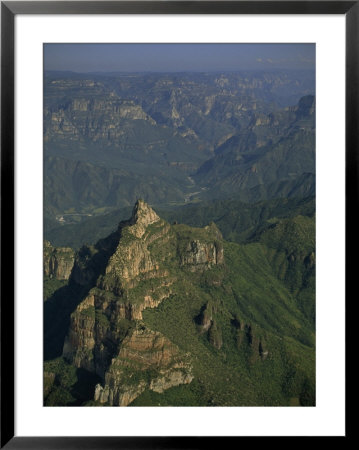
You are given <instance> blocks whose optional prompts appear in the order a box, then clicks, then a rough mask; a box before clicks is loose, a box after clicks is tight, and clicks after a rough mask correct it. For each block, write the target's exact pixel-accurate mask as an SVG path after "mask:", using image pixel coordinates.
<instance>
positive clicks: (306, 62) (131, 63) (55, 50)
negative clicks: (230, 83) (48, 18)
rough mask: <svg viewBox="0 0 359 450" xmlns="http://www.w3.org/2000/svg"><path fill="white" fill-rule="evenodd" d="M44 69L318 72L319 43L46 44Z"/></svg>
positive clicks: (86, 70) (77, 70)
mask: <svg viewBox="0 0 359 450" xmlns="http://www.w3.org/2000/svg"><path fill="white" fill-rule="evenodd" d="M44 66H45V70H71V71H74V72H98V71H103V72H111V71H119V72H136V71H138V72H141V71H151V72H181V71H204V72H206V71H222V70H234V71H235V70H246V69H248V70H252V69H314V67H315V44H45V46H44Z"/></svg>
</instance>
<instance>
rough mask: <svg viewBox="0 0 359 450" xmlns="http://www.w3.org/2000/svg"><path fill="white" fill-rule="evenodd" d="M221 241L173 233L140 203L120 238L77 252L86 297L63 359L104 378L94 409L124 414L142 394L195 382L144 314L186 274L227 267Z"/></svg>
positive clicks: (194, 232)
mask: <svg viewBox="0 0 359 450" xmlns="http://www.w3.org/2000/svg"><path fill="white" fill-rule="evenodd" d="M221 241H222V236H221V234H220V232H219V230H218V228H217V227H216V226H215V225H214V224H211V225H209V226H208V227H205V228H203V229H196V228H191V227H188V226H185V225H172V226H171V225H169V224H168V223H167V222H165V221H164V220H162V219H161V218H160V217H159V216H158V215H157V214H156V213H155V212H154V211H153V209H152V208H150V207H149V206H148V205H147V204H146V203H145V202H143V201H142V200H139V201H137V203H136V205H135V207H134V210H133V213H132V217H131V218H130V219H129V220H128V221H124V222H121V223H120V225H119V228H118V230H117V231H115V232H114V233H112V234H111V235H110V236H109V237H108V238H106V239H103V240H101V241H99V242H98V243H97V244H96V246H94V247H84V248H82V249H81V250H80V251H79V252H78V254H77V255H76V258H75V265H74V269H73V274H72V278H71V280H72V282H75V283H78V284H80V285H82V286H86V287H88V293H87V295H86V296H85V298H84V300H83V301H82V302H81V303H80V304H79V305H78V306H77V308H76V310H75V311H74V313H73V314H72V316H71V325H70V330H69V333H68V335H67V337H66V340H65V344H64V349H63V356H64V357H65V359H66V360H67V361H69V362H71V363H72V364H74V365H75V366H76V367H79V368H80V367H81V368H84V369H86V370H88V371H90V372H93V373H96V374H97V375H99V376H100V377H101V378H102V380H103V384H102V385H99V386H97V388H96V392H95V395H94V398H95V400H96V401H98V402H100V403H106V404H110V405H120V406H124V405H127V404H129V403H130V402H131V401H133V400H134V399H135V398H136V397H137V396H138V395H139V394H140V393H141V392H143V391H144V390H145V389H150V390H153V391H156V392H163V391H164V390H166V389H168V388H170V387H171V386H177V385H179V384H186V383H190V382H191V380H192V378H193V376H192V369H191V364H190V359H189V356H188V355H184V354H181V352H180V351H179V349H178V347H176V346H175V345H174V344H173V343H171V342H170V341H169V340H168V339H167V338H166V337H165V336H163V335H161V334H160V333H158V332H155V331H152V330H150V329H149V328H148V327H147V326H145V325H144V323H143V322H142V319H143V317H142V312H143V310H144V309H146V308H156V307H157V306H158V305H159V304H160V303H161V302H162V301H164V300H165V299H166V298H169V297H170V296H171V295H172V293H173V292H174V290H175V289H177V290H178V287H179V286H180V283H181V277H183V276H185V273H186V271H188V270H190V271H191V272H207V271H208V270H210V269H211V267H213V266H215V265H222V264H224V256H223V246H222V242H221ZM216 330H217V328H216ZM212 334H213V333H212ZM213 345H215V346H216V347H217V348H220V347H221V345H222V344H221V337H220V338H218V339H217V338H216V339H214V344H213Z"/></svg>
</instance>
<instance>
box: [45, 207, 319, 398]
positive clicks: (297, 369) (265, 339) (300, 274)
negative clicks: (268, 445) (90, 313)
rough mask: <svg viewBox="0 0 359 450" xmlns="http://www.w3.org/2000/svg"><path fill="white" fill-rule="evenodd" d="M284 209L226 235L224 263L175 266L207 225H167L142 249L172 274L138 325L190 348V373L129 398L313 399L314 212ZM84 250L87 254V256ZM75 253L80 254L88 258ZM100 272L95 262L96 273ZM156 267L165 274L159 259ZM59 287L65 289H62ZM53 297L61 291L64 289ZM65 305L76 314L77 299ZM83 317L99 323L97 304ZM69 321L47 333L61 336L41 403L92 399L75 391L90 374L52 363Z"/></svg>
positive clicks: (204, 235)
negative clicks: (241, 234)
mask: <svg viewBox="0 0 359 450" xmlns="http://www.w3.org/2000/svg"><path fill="white" fill-rule="evenodd" d="M277 208H278V209H277V210H276V211H277V212H278V213H279V212H280V211H281V207H280V206H278V205H277ZM296 208H299V210H301V211H302V212H304V211H309V210H311V208H310V206H309V204H304V203H300V202H299V204H297V205H296ZM293 210H295V208H294V209H293ZM282 215H284V212H283V211H282ZM278 216H280V214H278ZM288 216H289V217H281V218H273V217H271V219H269V221H259V224H258V226H257V227H256V230H255V232H254V233H253V234H252V237H251V239H247V241H246V243H242V244H238V243H235V242H226V241H223V242H222V245H223V255H224V263H223V264H222V263H221V264H217V265H214V266H210V267H208V268H207V269H206V270H202V269H201V270H198V269H195V270H189V269H186V267H182V266H180V267H178V262H176V261H178V259H177V258H182V260H183V255H187V256H186V258H187V257H188V258H189V257H192V256H191V255H192V253H191V252H192V251H194V250H193V245H192V244H191V245H192V247H187V245H188V243H190V242H202V243H203V245H204V246H206V245H209V243H210V242H212V239H214V237H213V236H214V235H213V236H212V235H211V234H209V231H206V230H205V229H201V230H198V229H195V228H191V227H188V226H185V225H172V226H171V227H170V230H171V231H170V232H169V233H170V234H169V236H172V238H171V239H170V240H169V241H166V243H165V244H162V245H161V244H160V241H158V242H155V243H154V244H151V245H150V247H148V249H149V251H150V254H151V258H152V259H153V260H154V261H164V262H165V266H166V269H167V271H168V275H167V277H168V278H171V277H176V278H177V282H175V283H174V284H173V289H172V292H171V295H169V297H168V298H165V299H164V300H163V301H162V302H160V303H159V305H158V306H157V307H154V308H147V309H145V310H144V311H143V318H142V321H140V322H139V323H142V325H141V326H143V327H145V328H148V329H150V330H153V332H159V333H161V335H163V336H165V337H166V338H167V339H169V340H170V342H172V344H173V345H175V346H177V347H178V349H179V351H180V352H181V353H183V354H189V355H190V358H191V362H192V366H193V380H192V381H191V382H190V383H189V384H182V385H178V386H174V387H170V388H169V389H165V390H164V392H162V393H159V392H155V391H153V390H151V389H148V388H146V389H145V390H144V391H143V392H142V393H140V395H138V396H137V398H135V399H134V400H133V401H132V403H130V405H132V406H144V405H149V406H157V405H163V406H164V405H171V406H176V405H177V406H207V405H208V406H230V405H232V406H238V405H257V406H261V405H314V404H315V325H314V311H315V301H314V296H315V292H314V266H315V259H314V239H315V232H314V230H315V228H314V227H315V222H314V216H313V214H312V212H311V214H310V215H309V216H305V215H299V214H298V215H294V216H291V214H288ZM161 226H162V225H161ZM213 226H214V225H213ZM151 227H154V228H153V231H151V230H150V229H149V231H148V233H152V232H153V233H157V232H158V230H160V229H158V227H157V226H154V225H150V228H151ZM166 229H167V228H166ZM211 229H212V228H209V230H211ZM150 235H151V234H149V236H150ZM111 239H113V238H111ZM215 239H217V238H215ZM120 242H121V241H120ZM182 242H183V244H182ZM159 244H160V245H159ZM123 245H125V244H123ZM126 245H128V244H126ZM196 245H198V244H195V246H194V247H196ZM107 248H109V247H108V246H107ZM188 248H190V250H188ZM204 248H205V247H204ZM176 249H177V250H176ZM191 249H192V250H191ZM83 251H84V250H82V252H83ZM186 252H187V253H186ZM188 252H190V253H188ZM181 255H182V256H181ZM188 255H190V256H188ZM88 257H89V258H90V259H89V261H93V260H92V259H91V258H92V256H91V255H90V254H89V255H88ZM81 258H82V259H81V260H83V258H84V255H83V256H81ZM84 261H85V260H84ZM91 264H93V263H91ZM91 264H90V266H91ZM101 264H102V267H104V265H106V264H107V263H106V261H105V259H104V260H103V261H102V263H101ZM90 266H89V267H90ZM91 267H92V266H91ZM191 267H192V266H191ZM193 267H194V266H193ZM101 270H103V269H101V268H99V272H98V273H101ZM121 270H122V269H121ZM158 270H159V271H160V272H161V264H160V266H159V269H158ZM107 272H108V269H106V273H107ZM160 272H159V273H160ZM92 273H93V272H92ZM108 273H110V272H108ZM161 276H163V275H161ZM100 279H101V278H100ZM101 283H104V282H101ZM107 283H109V281H108V282H107ZM111 283H113V282H111ZM153 283H155V282H154V281H150V280H148V281H145V280H143V281H142V282H140V284H139V285H134V287H131V289H130V291H129V294H127V295H128V299H129V300H128V301H130V302H135V300H136V299H135V297H136V295H137V296H138V298H139V299H140V298H141V295H142V294H144V293H145V292H147V291H146V290H147V289H148V287H149V286H150V288H151V286H152V288H151V289H154V287H155V286H156V283H155V284H153ZM69 286H72V287H71V289H74V287H75V286H76V283H74V280H71V279H70V284H69ZM136 286H137V287H136ZM62 289H69V287H67V288H62ZM77 289H78V290H80V289H79V288H77ZM142 291H143V292H142ZM63 292H65V291H63ZM93 292H95V291H93ZM65 294H66V295H65V297H66V296H68V292H66V293H65ZM54 295H55V296H56V295H58V296H59V297H60V298H61V293H60V292H59V293H55V294H54ZM95 295H97V294H96V293H95ZM121 295H122V294H121ZM76 296H77V297H76ZM85 297H86V293H85V292H79V291H78V292H77V293H76V294H75V295H74V296H73V298H74V299H76V298H77V304H79V303H80V302H81V301H83V299H84V298H85ZM109 298H110V297H109ZM63 301H64V300H61V301H59V300H57V301H56V299H54V298H53V299H52V300H51V299H50V300H48V301H47V302H46V304H48V305H52V306H53V308H54V311H53V313H55V310H56V305H58V306H59V307H62V305H63V304H64V303H63ZM74 301H75V300H74ZM106 301H109V300H106ZM51 302H52V303H51ZM75 302H76V301H75ZM70 309H71V310H72V311H74V309H75V307H74V305H72V308H71V307H70ZM102 314H103V313H102ZM101 317H102V315H101ZM111 317H112V316H111ZM45 320H47V318H46V317H45ZM87 320H90V322H91V320H95V323H97V321H100V316H99V315H97V313H96V311H95V314H94V318H93V319H90V318H89V319H87ZM131 320H132V322H131V321H130V322H129V323H127V325H126V326H125V328H124V330H125V331H124V335H126V333H130V334H131V332H130V330H131V329H133V327H135V328H136V325H135V324H136V321H137V319H136V320H135V322H133V320H134V319H131ZM56 321H57V318H56V317H55V314H54V315H52V317H50V319H49V324H50V323H51V327H52V326H54V325H55V330H56ZM69 322H70V319H69V318H68V322H67V323H65V318H62V322H61V323H58V325H57V326H58V327H59V328H61V327H62V328H63V330H65V331H64V332H62V335H61V333H58V332H57V333H53V334H52V338H53V339H58V337H59V336H60V339H58V343H57V345H54V344H53V345H52V348H50V349H49V350H51V352H49V353H48V354H49V358H50V361H48V362H46V363H45V372H46V373H47V374H48V375H46V376H47V377H48V378H49V380H50V382H49V383H48V384H49V387H48V388H47V395H46V393H45V403H46V404H48V405H52V404H61V402H62V403H63V404H68V405H70V404H85V403H86V404H88V405H98V404H99V403H98V402H96V401H94V397H93V395H92V396H91V395H88V396H87V397H86V395H85V394H81V395H80V394H78V393H77V391H78V385H79V379H80V378H79V377H81V376H82V377H83V378H82V379H86V377H90V378H91V376H92V378H91V380H90V381H88V382H86V383H87V386H88V389H89V391H91V389H92V394H93V391H94V386H95V381H96V380H94V379H93V374H91V373H87V372H88V371H86V370H84V369H81V368H74V367H73V366H72V365H69V364H68V363H67V362H65V361H63V360H62V359H60V360H56V361H57V362H56V361H55V362H54V361H53V358H56V357H61V344H62V345H63V339H64V335H65V334H66V333H67V332H68V326H69ZM90 322H89V323H90ZM76 323H77V324H78V323H81V322H76ZM98 323H100V322H98ZM131 323H133V324H132V325H131ZM45 325H46V323H45ZM99 326H100V325H99ZM101 326H104V325H101ZM106 326H109V325H108V323H107V324H106ZM123 326H124V325H123ZM85 329H87V328H85ZM126 330H127V331H126ZM61 336H63V337H62V339H61ZM122 339H123V337H122ZM106 345H107V344H106ZM120 348H121V347H120ZM56 349H57V350H56ZM56 367H58V369H57V368H56ZM74 369H75V370H74ZM79 371H80V372H79ZM64 373H65V374H67V373H70V375H71V376H70V375H66V376H65V375H63V374H64ZM49 374H53V375H49ZM84 374H85V375H86V376H85V375H84ZM84 377H85V378H84ZM52 378H54V379H52ZM51 380H52V381H51ZM64 380H65V381H64ZM96 382H97V381H96ZM80 384H81V383H80ZM89 386H90V387H89ZM56 402H59V403H56Z"/></svg>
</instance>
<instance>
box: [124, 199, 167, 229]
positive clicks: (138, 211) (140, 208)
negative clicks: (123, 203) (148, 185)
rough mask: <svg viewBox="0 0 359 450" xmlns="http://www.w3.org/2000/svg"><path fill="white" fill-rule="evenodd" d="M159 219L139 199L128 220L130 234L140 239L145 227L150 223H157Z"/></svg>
mask: <svg viewBox="0 0 359 450" xmlns="http://www.w3.org/2000/svg"><path fill="white" fill-rule="evenodd" d="M159 220H160V218H159V217H158V215H157V214H156V213H155V212H154V211H153V209H152V208H151V207H150V206H148V205H147V203H145V202H144V201H143V200H141V199H139V200H137V202H136V204H135V206H134V208H133V211H132V217H131V220H130V223H131V225H132V226H131V232H132V233H133V234H134V235H135V236H137V237H141V236H142V235H143V234H144V232H145V230H146V227H147V226H148V225H150V224H152V223H155V222H158V221H159Z"/></svg>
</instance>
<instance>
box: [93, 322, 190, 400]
mask: <svg viewBox="0 0 359 450" xmlns="http://www.w3.org/2000/svg"><path fill="white" fill-rule="evenodd" d="M192 379H193V376H192V369H191V365H190V363H189V361H188V355H181V354H180V352H179V349H178V347H177V346H175V345H174V344H172V343H171V342H170V341H169V340H168V339H167V338H165V337H164V336H163V335H162V334H161V333H158V332H155V331H151V330H149V329H147V328H146V327H144V326H140V327H138V328H136V329H135V330H133V332H132V333H131V334H129V335H128V336H127V337H126V338H125V339H124V340H123V342H122V345H121V349H120V351H119V354H118V356H116V358H113V359H112V360H111V365H110V367H109V369H108V371H107V372H106V375H105V385H104V387H102V386H101V385H97V387H96V391H95V400H96V401H98V402H100V403H107V404H109V405H111V406H112V405H119V406H127V405H128V404H129V403H131V401H132V400H134V399H135V398H136V397H137V396H138V395H139V394H141V393H142V392H143V391H144V390H145V389H146V388H147V389H150V390H152V391H155V392H159V393H162V392H164V391H165V390H166V389H168V388H170V387H172V386H178V385H179V384H188V383H190V382H191V381H192Z"/></svg>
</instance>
